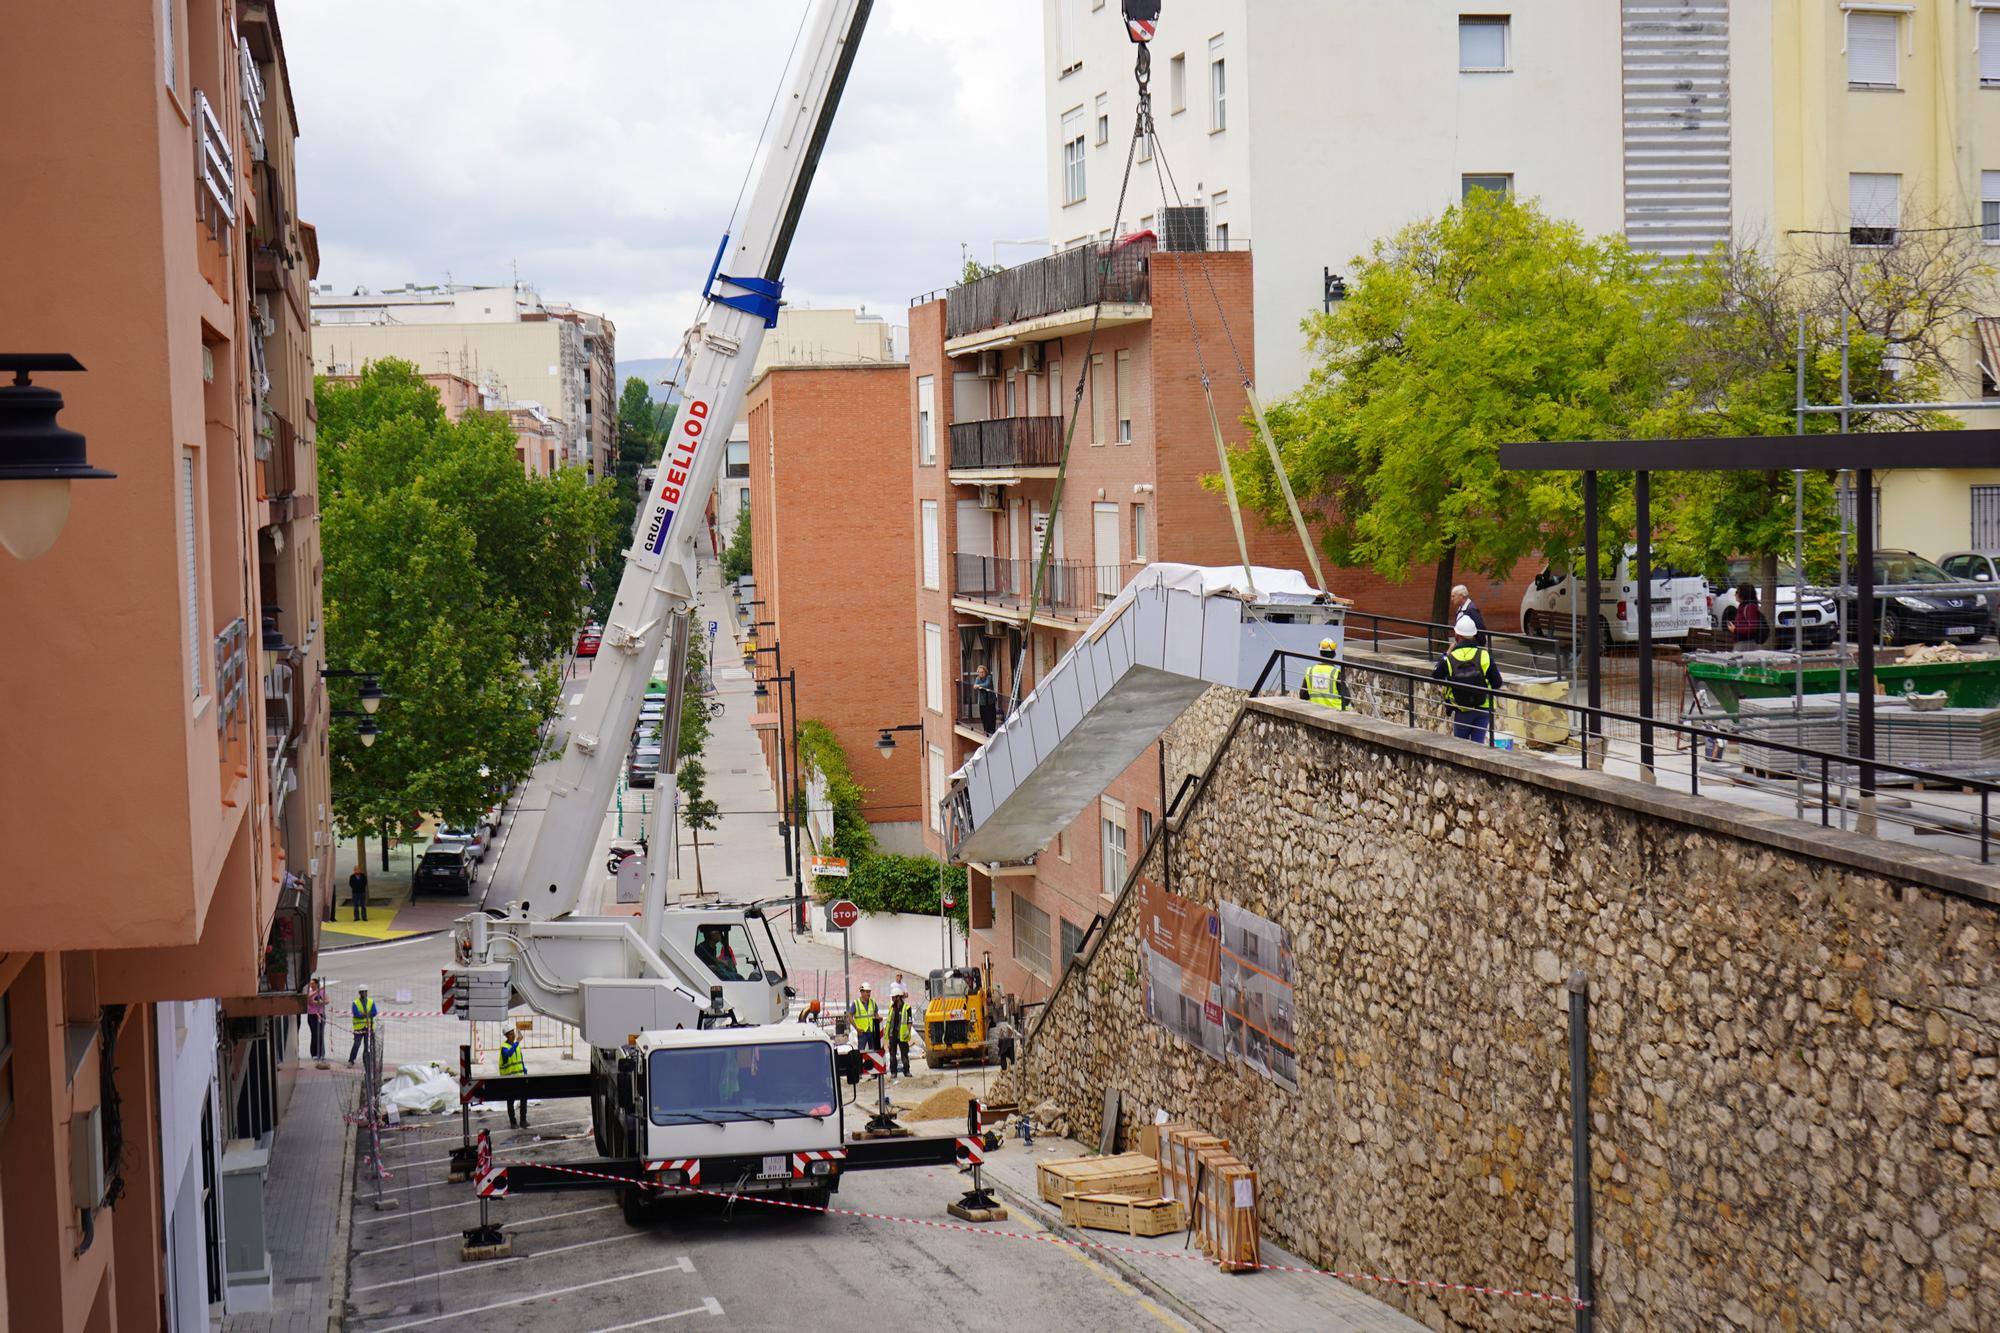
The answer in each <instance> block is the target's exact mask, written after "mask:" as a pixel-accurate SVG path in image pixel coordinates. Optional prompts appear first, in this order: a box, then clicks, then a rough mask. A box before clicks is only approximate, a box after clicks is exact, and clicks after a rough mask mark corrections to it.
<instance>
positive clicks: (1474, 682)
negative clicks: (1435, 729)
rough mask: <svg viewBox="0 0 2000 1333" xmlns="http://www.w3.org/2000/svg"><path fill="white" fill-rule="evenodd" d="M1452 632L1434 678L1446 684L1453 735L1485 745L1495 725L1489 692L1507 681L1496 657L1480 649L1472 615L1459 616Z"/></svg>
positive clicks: (1432, 671)
mask: <svg viewBox="0 0 2000 1333" xmlns="http://www.w3.org/2000/svg"><path fill="white" fill-rule="evenodd" d="M1451 633H1452V645H1451V647H1450V648H1448V649H1446V650H1445V654H1444V656H1442V657H1440V658H1439V659H1438V663H1437V665H1436V666H1435V667H1433V668H1431V675H1433V676H1435V677H1436V678H1437V679H1439V680H1441V681H1444V682H1445V687H1444V702H1445V706H1446V707H1447V708H1449V709H1451V734H1452V735H1453V736H1456V737H1457V738H1458V739H1459V740H1462V741H1473V742H1475V743H1477V744H1480V745H1484V744H1485V743H1486V733H1487V731H1488V730H1489V729H1490V728H1491V727H1492V725H1493V696H1492V695H1491V694H1489V693H1487V689H1494V690H1497V689H1501V688H1503V687H1504V686H1505V684H1506V682H1505V681H1503V680H1501V678H1500V668H1499V667H1497V666H1495V665H1494V664H1493V654H1492V653H1489V652H1487V651H1486V650H1485V649H1484V648H1481V647H1480V646H1479V626H1477V625H1476V624H1474V623H1473V621H1472V617H1471V616H1460V617H1459V618H1458V623H1457V624H1456V625H1454V626H1453V627H1452V631H1451ZM1482 686H1484V687H1486V688H1481V687H1482Z"/></svg>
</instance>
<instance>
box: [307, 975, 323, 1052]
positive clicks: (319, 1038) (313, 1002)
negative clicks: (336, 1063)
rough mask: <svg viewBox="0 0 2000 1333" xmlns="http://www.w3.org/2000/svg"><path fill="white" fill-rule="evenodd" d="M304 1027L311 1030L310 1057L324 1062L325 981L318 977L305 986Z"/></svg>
mask: <svg viewBox="0 0 2000 1333" xmlns="http://www.w3.org/2000/svg"><path fill="white" fill-rule="evenodd" d="M306 1027H307V1028H308V1029H310V1030H311V1032H312V1058H313V1059H314V1060H317V1061H318V1062H319V1063H320V1065H321V1066H322V1067H324V1065H325V1064H326V983H325V982H324V981H321V980H320V979H319V978H318V977H314V978H313V979H312V984H311V985H310V986H307V987H306Z"/></svg>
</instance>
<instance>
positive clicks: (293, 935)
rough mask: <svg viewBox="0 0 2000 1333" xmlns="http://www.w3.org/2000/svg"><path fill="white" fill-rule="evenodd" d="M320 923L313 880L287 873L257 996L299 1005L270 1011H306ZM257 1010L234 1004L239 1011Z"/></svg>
mask: <svg viewBox="0 0 2000 1333" xmlns="http://www.w3.org/2000/svg"><path fill="white" fill-rule="evenodd" d="M317 925H318V922H317V921H316V920H315V919H314V917H313V911H312V893H311V891H310V882H309V881H307V880H305V879H303V878H301V877H300V876H298V875H286V876H285V883H284V887H283V888H281V889H279V890H278V907H277V910H276V911H275V912H273V913H272V914H271V933H270V934H269V935H267V936H266V937H265V940H264V966H263V968H262V970H261V971H260V972H259V973H258V976H257V995H258V997H259V998H260V999H265V998H279V997H283V998H288V999H292V1000H294V1001H295V1002H296V1007H295V1008H294V1007H292V1006H291V1005H286V1006H283V1007H281V1008H277V1009H271V1010H269V1011H268V1012H273V1013H283V1012H292V1013H302V1012H304V1009H305V990H306V982H307V980H308V979H309V978H310V977H311V976H312V969H313V965H314V963H315V962H316V961H317V959H316V955H317V953H318V950H317V949H316V948H315V947H314V946H315V944H316V940H315V927H316V926H317ZM257 1011H259V1010H252V1009H247V1008H240V1007H237V1006H232V1012H235V1013H248V1012H257Z"/></svg>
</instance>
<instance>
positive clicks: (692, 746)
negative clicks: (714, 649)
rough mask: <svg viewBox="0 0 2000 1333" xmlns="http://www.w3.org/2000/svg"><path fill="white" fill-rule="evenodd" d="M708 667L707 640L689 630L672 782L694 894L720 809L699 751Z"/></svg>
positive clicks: (705, 722)
mask: <svg viewBox="0 0 2000 1333" xmlns="http://www.w3.org/2000/svg"><path fill="white" fill-rule="evenodd" d="M707 667H708V640H707V639H706V638H705V637H703V636H702V635H701V634H699V633H696V632H695V629H694V625H693V623H692V622H690V624H689V627H688V651H687V670H686V671H685V672H684V673H683V674H682V676H681V729H680V738H679V742H678V747H677V748H676V750H675V754H677V755H678V756H679V758H678V760H677V761H676V762H677V764H678V768H677V769H676V771H675V774H674V781H675V783H676V784H677V785H678V786H679V787H680V791H681V810H680V822H681V823H683V824H685V825H687V827H688V831H689V833H690V834H691V835H692V837H693V839H694V885H695V892H696V893H700V892H701V891H702V886H701V835H702V834H703V833H707V832H712V831H713V830H714V829H715V826H716V820H717V817H718V816H720V815H721V813H722V811H721V809H720V808H719V807H718V806H717V805H716V803H715V802H714V801H712V800H710V799H709V796H708V769H707V768H706V767H705V766H704V765H703V764H702V762H701V756H702V752H703V751H704V750H706V749H707V748H708V736H709V731H710V729H711V722H710V719H709V715H708V701H707V700H706V699H704V698H703V697H702V679H703V676H704V674H705V673H706V671H707Z"/></svg>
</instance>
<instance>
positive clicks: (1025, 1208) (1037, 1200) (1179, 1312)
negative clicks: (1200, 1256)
mask: <svg viewBox="0 0 2000 1333" xmlns="http://www.w3.org/2000/svg"><path fill="white" fill-rule="evenodd" d="M990 1180H991V1184H992V1186H993V1188H994V1189H995V1190H998V1191H999V1192H1000V1193H1001V1194H1004V1195H1006V1196H1007V1200H1008V1202H1009V1203H1011V1204H1013V1205H1014V1206H1016V1207H1017V1208H1019V1209H1020V1210H1021V1211H1022V1212H1023V1213H1025V1214H1027V1215H1028V1216H1029V1217H1031V1218H1033V1219H1034V1220H1035V1222H1036V1224H1037V1225H1039V1226H1041V1227H1042V1228H1044V1229H1045V1230H1048V1231H1052V1232H1055V1233H1056V1234H1057V1235H1062V1236H1078V1237H1080V1236H1081V1233H1079V1232H1078V1231H1077V1230H1076V1228H1074V1227H1067V1226H1064V1225H1063V1221H1062V1214H1061V1213H1060V1212H1052V1211H1051V1210H1050V1208H1049V1206H1048V1204H1047V1203H1046V1202H1044V1201H1043V1200H1042V1198H1041V1197H1040V1196H1039V1195H1036V1194H1034V1193H1032V1192H1030V1193H1027V1194H1023V1193H1022V1192H1021V1191H1020V1190H1018V1189H1016V1188H1014V1187H1013V1186H1012V1185H1009V1184H1007V1183H1006V1182H1004V1181H1002V1180H1000V1179H999V1178H998V1177H991V1178H990ZM1084 1238H1085V1239H1087V1237H1084ZM1077 1253H1079V1254H1081V1255H1083V1256H1085V1257H1087V1258H1089V1259H1090V1260H1092V1261H1093V1262H1096V1263H1100V1264H1103V1265H1104V1266H1105V1267H1106V1268H1109V1269H1111V1270H1112V1271H1113V1272H1115V1273H1117V1274H1118V1276H1119V1277H1121V1278H1123V1279H1124V1280H1125V1281H1127V1282H1129V1283H1131V1284H1132V1285H1133V1286H1134V1287H1136V1288H1138V1289H1139V1290H1140V1291H1141V1292H1143V1293H1144V1294H1145V1295H1147V1296H1148V1297H1150V1298H1152V1299H1153V1300H1156V1301H1158V1302H1160V1304H1162V1305H1163V1306H1165V1307H1166V1308H1167V1309H1168V1311H1169V1312H1171V1313H1172V1314H1173V1316H1174V1317H1175V1318H1177V1319H1179V1320H1181V1321H1182V1322H1183V1323H1185V1324H1187V1325H1188V1326H1189V1327H1190V1328H1198V1329H1202V1330H1204V1333H1227V1330H1225V1329H1224V1328H1223V1326H1222V1325H1221V1324H1218V1323H1216V1322H1215V1321H1214V1320H1212V1319H1208V1318H1206V1317H1205V1316H1203V1315H1202V1314H1201V1312H1200V1311H1198V1310H1196V1309H1195V1308H1194V1307H1193V1306H1191V1305H1189V1304H1188V1303H1187V1301H1186V1300H1184V1299H1183V1298H1181V1297H1180V1296H1178V1295H1176V1294H1175V1293H1174V1292H1171V1291H1169V1290H1167V1289H1166V1288H1165V1287H1163V1286H1161V1285H1160V1283H1159V1280H1158V1279H1156V1278H1154V1277H1153V1276H1152V1275H1151V1274H1149V1273H1146V1272H1144V1271H1142V1270H1141V1269H1140V1268H1139V1267H1138V1265H1136V1264H1134V1263H1132V1262H1131V1261H1130V1260H1129V1259H1127V1258H1126V1257H1125V1256H1124V1255H1122V1254H1114V1253H1112V1252H1110V1251H1107V1250H1094V1249H1093V1250H1079V1251H1077Z"/></svg>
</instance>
